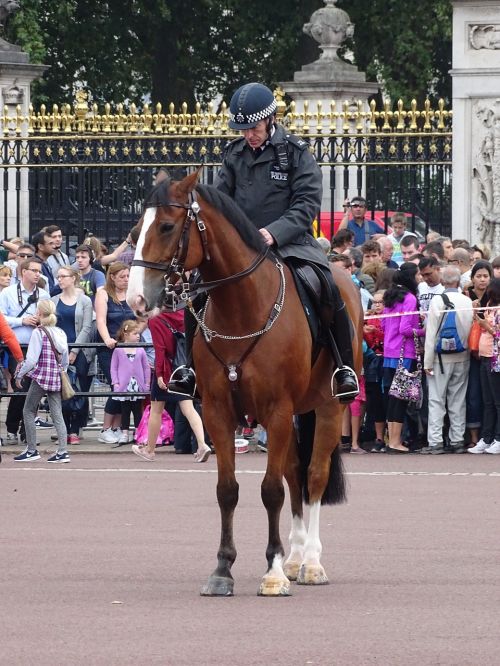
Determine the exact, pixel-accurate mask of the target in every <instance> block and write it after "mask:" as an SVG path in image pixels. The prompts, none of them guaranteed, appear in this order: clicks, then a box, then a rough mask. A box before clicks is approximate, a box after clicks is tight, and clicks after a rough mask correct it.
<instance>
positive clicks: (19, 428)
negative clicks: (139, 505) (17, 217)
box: [0, 225, 209, 462]
mask: <svg viewBox="0 0 500 666" xmlns="http://www.w3.org/2000/svg"><path fill="white" fill-rule="evenodd" d="M137 239H138V230H137V228H135V227H134V228H133V229H132V230H131V232H130V234H129V235H128V236H127V238H126V239H125V240H124V241H123V243H121V244H120V245H118V246H117V247H116V249H114V250H113V251H112V252H108V251H107V248H106V247H105V246H104V244H103V243H102V242H101V241H99V240H98V239H97V238H96V237H95V236H93V235H89V236H88V237H87V238H86V239H85V240H84V242H83V243H82V244H81V245H78V246H77V247H76V248H73V251H72V252H71V256H68V255H67V254H65V253H64V252H63V251H62V242H63V234H62V230H61V229H60V228H59V227H58V226H56V225H50V226H47V227H44V228H43V229H41V230H40V231H39V232H37V233H36V234H34V235H33V237H32V238H31V240H30V242H29V243H27V242H25V240H24V239H22V238H13V239H11V240H10V241H3V242H2V243H1V244H0V317H1V319H0V324H1V325H2V331H1V332H2V339H3V341H4V344H5V345H6V346H7V347H8V349H5V347H4V351H1V371H0V378H3V380H4V382H3V386H4V391H8V392H9V393H10V396H9V400H8V404H7V411H6V422H5V426H6V433H5V434H4V435H3V439H4V440H5V443H7V444H9V445H15V444H24V445H26V451H25V452H24V453H23V454H20V456H16V459H19V460H37V459H39V457H40V456H39V454H38V452H37V451H36V441H35V439H34V437H33V432H32V431H33V428H34V427H37V428H42V427H44V426H47V425H50V426H52V423H53V424H54V426H57V433H58V434H57V435H56V434H55V435H54V436H53V439H54V440H56V439H58V440H60V439H61V438H63V439H64V441H62V442H61V441H59V443H58V449H57V452H56V456H55V459H52V460H50V461H51V462H68V461H69V456H68V455H67V452H66V446H67V444H72V445H77V444H79V442H80V437H81V433H82V429H83V428H84V427H85V426H86V425H87V424H88V423H89V422H91V421H92V416H91V414H90V411H89V400H88V398H80V399H79V400H73V401H72V400H69V401H63V403H62V417H63V419H64V426H65V428H64V430H63V428H62V426H61V423H62V421H61V417H60V411H61V408H60V407H57V406H56V404H55V400H54V398H55V395H52V393H53V390H52V388H49V389H48V390H47V396H48V401H47V403H46V404H47V405H48V407H49V408H50V413H51V417H52V422H50V421H48V419H45V420H44V419H42V418H37V419H36V420H34V419H35V416H34V415H36V411H37V409H38V408H39V403H40V402H41V396H42V395H43V394H44V390H43V389H41V388H40V384H42V385H45V384H46V385H47V386H50V387H52V386H55V385H56V384H57V382H55V383H54V382H53V381H48V382H46V381H45V376H44V377H43V379H41V377H40V376H39V369H40V363H38V362H37V363H36V364H35V366H36V367H33V362H32V361H30V363H29V364H28V362H27V361H26V360H25V359H24V358H23V357H26V354H27V350H28V349H29V345H30V343H31V342H32V341H34V340H35V338H34V337H33V336H34V333H35V332H36V336H37V337H36V341H37V345H35V347H36V349H35V347H33V344H34V343H33V344H32V345H31V346H32V350H34V351H32V352H29V353H30V354H31V356H33V354H34V353H35V352H36V354H38V355H40V354H42V356H43V355H44V354H45V356H43V359H42V360H44V362H45V360H46V359H49V357H50V359H51V360H52V361H53V359H52V356H51V351H50V349H49V348H48V347H46V344H47V343H48V341H49V340H48V336H50V335H52V337H54V336H55V337H56V339H57V343H58V344H59V346H60V343H61V340H63V341H64V345H63V346H64V347H65V355H64V364H65V366H68V367H69V369H70V371H71V374H72V375H73V376H74V380H73V383H74V385H75V387H76V389H77V390H78V391H80V392H89V391H90V390H91V384H92V379H93V376H94V375H95V374H96V373H99V375H100V378H101V379H104V380H105V381H106V382H107V383H108V384H109V387H110V396H109V398H108V399H107V401H106V404H105V408H104V422H103V425H102V429H101V431H100V432H99V433H98V435H97V438H98V440H99V441H100V442H102V443H104V444H111V445H112V446H121V445H124V444H129V443H132V442H133V441H134V430H133V429H132V426H131V414H133V417H134V426H135V428H137V426H138V425H139V421H140V419H141V418H142V414H143V406H144V403H145V401H146V402H147V401H148V400H149V396H146V398H145V394H148V393H149V390H150V385H151V380H152V377H155V372H154V370H155V353H154V348H153V347H152V345H151V341H152V338H151V332H150V330H149V327H148V322H146V321H139V320H137V319H136V316H135V314H134V313H133V312H132V310H131V309H130V307H129V306H128V304H127V302H126V292H127V286H128V277H129V267H130V264H131V262H132V259H133V256H134V252H135V243H136V242H137ZM44 301H52V303H51V308H52V309H53V310H54V316H53V317H52V318H51V319H50V321H51V322H52V323H53V328H52V329H51V330H52V333H50V332H49V333H47V331H48V326H45V329H44V328H41V324H42V323H43V322H41V317H40V312H41V309H40V308H41V305H40V304H41V303H42V304H43V302H44ZM167 318H168V315H167ZM174 319H175V318H174ZM152 321H153V322H154V320H152ZM173 323H174V328H173V329H172V330H168V329H166V330H165V331H164V336H163V337H164V338H171V340H170V342H171V344H169V345H167V347H168V348H169V349H170V351H172V349H173V348H174V345H175V342H174V340H175V337H174V333H173V331H174V330H175V329H176V327H177V325H178V324H179V322H178V321H177V320H175V321H174V322H173ZM51 326H52V324H51ZM153 326H154V324H153ZM45 338H47V339H45ZM118 342H121V343H122V346H117V343H118ZM61 344H62V343H61ZM82 344H83V345H88V346H87V347H83V348H82V347H80V346H79V345H82ZM128 344H130V347H129V346H123V345H128ZM139 344H147V345H149V346H146V347H145V349H144V348H141V347H139V346H138V345H139ZM19 345H20V346H19ZM94 345H95V346H94ZM20 349H22V351H23V353H22V354H21V352H20ZM162 350H163V352H164V353H166V347H165V345H163V347H162ZM36 354H35V355H36ZM42 356H40V358H42ZM96 356H97V363H96ZM33 358H34V356H33ZM37 358H38V356H37ZM164 366H165V363H164V361H163V360H160V362H159V363H158V365H157V366H156V367H160V368H163V367H164ZM54 367H56V366H54ZM37 368H38V369H37ZM50 373H53V368H52V367H51V368H49V374H50ZM159 380H160V381H161V382H162V383H163V381H164V380H165V381H168V377H164V378H163V377H160V378H159ZM33 383H35V385H34V387H33V388H31V385H32V384H33ZM57 385H58V386H59V391H60V384H57ZM155 385H157V380H156V379H155ZM30 391H31V392H30ZM26 392H28V398H29V399H28V401H27V400H26V396H25V395H24V394H25V393H26ZM115 393H116V394H117V395H114V394H115ZM134 393H139V394H140V395H138V396H134V395H133V394H134ZM120 394H121V395H120ZM124 394H125V395H124ZM59 395H60V393H59ZM155 399H156V398H155V397H154V398H153V400H155ZM178 402H179V401H177V400H176V399H175V398H173V397H172V399H171V401H169V400H166V399H164V401H163V403H162V405H161V406H162V410H160V412H159V413H157V410H153V412H154V413H155V416H156V417H158V418H161V414H162V411H163V407H164V406H165V408H166V410H167V412H168V414H169V417H168V418H171V419H172V421H174V422H175V424H176V428H175V429H174V436H173V438H172V439H173V443H174V446H175V449H176V452H178V453H195V454H196V457H197V459H199V458H203V460H202V461H204V460H206V459H207V449H208V446H207V444H206V443H205V436H204V432H203V427H202V425H200V424H201V419H200V417H199V413H198V412H197V411H196V409H195V408H194V407H192V408H191V405H192V403H191V405H187V404H182V409H180V408H178V405H177V403H178ZM42 403H43V399H42ZM165 403H166V404H165ZM50 405H52V407H50ZM52 412H54V413H52ZM185 414H187V416H188V418H189V423H192V424H194V425H195V430H196V433H195V434H196V437H195V436H194V435H192V433H191V430H190V428H189V426H188V425H187V421H186V416H185ZM26 419H27V420H28V422H29V428H28V431H29V432H26V429H25V420H26ZM33 424H35V425H33ZM63 432H64V437H63V435H62V434H61V433H63ZM200 451H202V454H203V455H201V456H200ZM208 451H209V449H208ZM151 457H153V456H151ZM53 458H54V457H53Z"/></svg>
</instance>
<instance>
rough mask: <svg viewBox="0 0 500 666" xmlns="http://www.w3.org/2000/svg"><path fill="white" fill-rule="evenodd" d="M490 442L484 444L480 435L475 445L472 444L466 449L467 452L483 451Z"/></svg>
mask: <svg viewBox="0 0 500 666" xmlns="http://www.w3.org/2000/svg"><path fill="white" fill-rule="evenodd" d="M490 446H491V444H486V442H485V441H484V439H483V438H482V437H481V439H480V440H479V442H478V443H477V444H476V446H473V447H472V449H467V453H484V452H485V451H486V449H487V448H489V447H490Z"/></svg>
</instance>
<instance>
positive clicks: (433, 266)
mask: <svg viewBox="0 0 500 666" xmlns="http://www.w3.org/2000/svg"><path fill="white" fill-rule="evenodd" d="M418 269H419V271H420V276H421V278H422V282H420V283H419V285H418V302H419V305H420V310H421V311H422V312H427V311H428V309H429V305H430V304H431V301H432V299H433V298H434V296H435V295H436V294H442V293H443V291H444V286H443V284H442V283H441V267H440V265H439V262H438V260H437V259H436V258H435V257H424V258H423V259H420V262H419V264H418Z"/></svg>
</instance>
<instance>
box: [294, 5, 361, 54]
mask: <svg viewBox="0 0 500 666" xmlns="http://www.w3.org/2000/svg"><path fill="white" fill-rule="evenodd" d="M324 2H325V5H326V6H325V7H322V8H321V9H318V10H316V11H315V12H314V13H313V15H312V16H311V19H310V21H309V23H305V24H304V27H303V30H304V32H305V33H306V35H309V37H312V38H313V39H314V40H315V41H317V42H318V44H319V48H320V49H321V55H320V58H319V59H320V61H325V60H326V61H337V62H340V58H339V57H338V55H337V50H338V48H339V47H340V46H341V44H342V42H343V41H344V40H345V39H346V38H347V37H352V36H353V34H354V25H353V24H352V23H351V21H350V19H349V14H347V12H345V11H344V10H343V9H339V8H338V7H336V6H335V5H336V4H337V0H324Z"/></svg>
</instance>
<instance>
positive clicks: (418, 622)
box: [0, 453, 500, 666]
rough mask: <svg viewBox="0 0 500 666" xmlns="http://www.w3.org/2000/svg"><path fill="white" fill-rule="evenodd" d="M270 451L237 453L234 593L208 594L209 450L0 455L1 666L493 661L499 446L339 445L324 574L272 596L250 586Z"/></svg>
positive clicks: (211, 547) (499, 585)
mask: <svg viewBox="0 0 500 666" xmlns="http://www.w3.org/2000/svg"><path fill="white" fill-rule="evenodd" d="M265 460H266V456H265V455H264V454H254V453H250V454H247V455H242V456H238V463H239V470H240V473H239V476H238V480H239V483H240V503H239V506H238V510H237V513H236V523H235V524H236V544H237V548H238V559H237V561H236V563H235V566H234V575H235V580H236V584H235V595H236V596H235V597H234V598H230V599H207V598H203V597H200V596H199V594H198V593H199V589H200V587H201V585H202V584H203V582H204V581H205V579H206V577H207V576H208V574H209V573H210V572H211V571H212V569H213V568H214V565H215V554H216V549H217V544H218V539H219V517H218V508H217V506H216V503H215V480H216V476H215V460H214V459H213V458H212V459H211V460H209V462H208V463H206V464H205V465H195V464H193V462H192V460H191V458H190V457H189V456H173V455H169V454H166V455H161V456H158V460H157V462H156V463H155V464H154V465H149V464H148V463H142V462H141V461H139V460H138V459H135V458H134V457H133V456H132V454H128V455H127V454H125V455H123V454H122V455H102V454H101V455H92V454H88V455H79V456H77V455H75V456H73V461H72V463H71V464H70V465H64V466H63V465H61V466H51V465H48V464H47V463H45V462H42V461H40V462H37V463H29V464H24V465H20V464H16V463H14V462H13V461H12V458H11V456H10V455H4V460H3V462H2V464H1V465H0V501H1V513H0V516H1V517H0V539H1V546H2V547H1V550H0V553H1V568H0V572H1V573H0V590H1V593H0V595H1V596H0V664H2V665H3V664H6V665H7V664H8V665H9V666H10V665H14V664H15V665H17V664H22V665H24V664H36V665H37V666H45V665H49V664H50V665H51V666H52V665H58V664H61V665H62V664H64V665H67V664H86V665H87V664H99V665H100V664H103V665H104V664H106V665H114V664H120V665H128V664H133V665H134V666H142V665H143V664H164V665H167V666H183V665H193V664H200V665H203V666H204V665H206V666H209V665H210V666H211V665H216V666H226V665H227V666H232V665H233V664H237V665H238V666H249V665H251V664H252V665H253V664H256V665H261V664H273V665H275V664H276V665H282V664H283V665H285V664H286V665H291V666H295V665H297V666H299V665H300V666H302V665H308V664H313V665H321V666H330V665H333V664H335V665H337V664H338V665H342V666H351V665H352V666H361V665H364V664H377V665H379V664H384V665H394V664H398V665H399V664H401V665H402V666H407V665H413V664H415V665H416V664H418V665H419V666H423V665H424V666H425V665H431V664H432V665H434V664H439V665H457V664H464V665H469V664H470V665H471V666H472V665H474V666H477V665H478V664H480V665H481V666H488V665H490V664H491V665H495V666H498V664H500V639H499V634H500V632H499V608H500V573H499V571H500V567H499V564H500V562H499V555H500V546H499V544H500V540H499V527H498V525H499V504H500V464H499V463H500V457H496V456H486V455H483V456H471V455H467V456H466V455H463V456H439V457H436V456H432V457H428V456H425V457H424V456H405V457H403V456H401V457H394V456H387V455H383V454H378V455H375V454H371V455H366V456H356V457H355V456H349V455H347V456H345V462H346V467H347V470H348V474H349V477H348V478H349V485H350V491H349V502H348V504H346V505H344V506H341V507H334V508H331V507H330V508H325V509H324V511H323V514H322V542H323V564H324V565H325V568H326V570H327V573H328V574H329V576H330V580H331V584H330V585H329V586H324V587H318V588H312V587H299V586H296V585H294V586H293V596H292V597H290V598H282V599H264V598H260V597H257V596H256V591H257V589H258V585H259V582H260V578H261V576H262V575H263V573H264V568H265V559H264V548H265V539H266V532H267V530H266V524H265V512H264V509H263V508H262V505H261V502H260V495H259V484H260V481H261V478H262V471H263V469H264V466H265ZM282 525H283V529H282V531H283V536H284V538H286V536H287V532H288V526H289V521H288V511H285V512H284V516H283V521H282Z"/></svg>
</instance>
